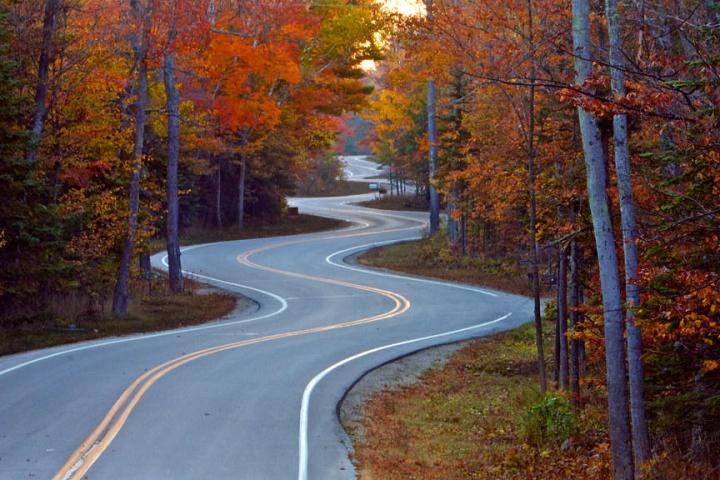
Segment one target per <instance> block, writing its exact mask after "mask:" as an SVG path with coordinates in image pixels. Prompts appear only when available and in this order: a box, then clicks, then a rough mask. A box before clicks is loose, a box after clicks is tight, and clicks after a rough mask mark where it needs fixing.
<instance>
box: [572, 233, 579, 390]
mask: <svg viewBox="0 0 720 480" xmlns="http://www.w3.org/2000/svg"><path fill="white" fill-rule="evenodd" d="M578 261H579V259H578V245H577V239H575V238H573V239H572V240H571V243H570V332H571V333H572V334H573V336H574V334H575V333H576V332H577V328H578V325H579V323H580V312H578V310H577V309H578V307H579V306H580V278H579V265H578ZM579 343H580V342H579V341H578V340H577V339H575V338H573V339H572V340H571V341H570V391H571V392H572V401H573V403H574V404H577V402H578V401H579V400H580V344H579Z"/></svg>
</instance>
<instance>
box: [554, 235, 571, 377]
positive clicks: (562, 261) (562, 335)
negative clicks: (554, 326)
mask: <svg viewBox="0 0 720 480" xmlns="http://www.w3.org/2000/svg"><path fill="white" fill-rule="evenodd" d="M557 317H558V339H559V340H560V345H559V347H560V348H559V354H558V355H559V357H560V363H559V365H558V371H559V372H560V374H559V380H560V389H561V390H567V388H568V385H569V383H570V371H569V368H568V340H567V323H568V322H567V251H566V249H565V248H560V257H559V259H558V305H557Z"/></svg>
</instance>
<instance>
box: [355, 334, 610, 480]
mask: <svg viewBox="0 0 720 480" xmlns="http://www.w3.org/2000/svg"><path fill="white" fill-rule="evenodd" d="M551 342H552V332H548V335H547V336H546V343H547V344H548V346H549V345H550V343H551ZM540 399H541V397H540V394H539V392H538V388H537V370H536V364H535V350H534V331H533V327H532V326H531V325H525V326H523V327H520V328H518V329H516V330H513V331H510V332H507V333H503V334H499V335H496V336H493V337H490V338H483V339H479V340H476V341H473V342H471V343H469V344H468V345H467V346H466V347H464V348H463V349H461V350H460V351H458V352H457V353H456V354H454V355H453V357H452V358H451V359H450V360H449V361H448V363H446V364H445V365H444V366H443V367H441V368H436V369H431V370H429V371H427V372H426V373H425V374H424V375H423V376H422V378H421V379H420V381H419V382H418V383H416V384H413V385H410V386H405V387H401V388H399V389H396V390H389V391H388V390H386V391H383V392H380V393H378V394H376V395H375V396H374V397H373V398H372V399H371V400H370V401H369V402H368V403H367V404H366V405H365V406H364V414H365V416H364V419H363V421H362V431H363V432H364V435H363V437H362V438H355V439H354V440H355V441H354V447H355V462H356V465H357V470H358V474H359V478H361V479H368V480H370V479H372V480H374V479H383V480H394V479H398V480H400V479H407V478H413V479H438V478H442V479H445V480H454V479H481V480H486V479H487V480H490V479H493V480H494V479H518V480H519V479H567V478H591V479H606V478H610V477H609V475H610V472H609V469H608V467H609V460H610V457H609V451H608V443H607V434H606V432H605V431H604V430H603V428H602V426H603V425H604V422H603V421H602V409H601V408H599V406H600V405H601V404H602V402H600V401H598V402H597V403H593V402H590V403H589V404H588V405H587V406H586V407H585V409H584V410H582V411H581V412H579V413H578V414H575V413H572V410H570V408H569V407H566V409H565V410H562V411H564V412H565V414H567V417H566V420H567V421H568V422H569V424H568V428H567V429H566V430H565V432H569V435H568V436H567V438H563V436H561V435H556V436H553V435H548V436H547V437H546V438H544V439H543V440H542V441H540V442H538V441H537V440H538V437H537V435H534V434H533V433H532V432H533V430H532V429H531V428H529V427H528V425H529V424H531V423H532V422H530V421H529V420H528V412H532V411H536V410H533V409H532V408H533V406H536V405H538V402H539V401H540ZM558 402H559V403H560V404H561V405H567V403H566V402H565V401H564V400H562V399H558ZM546 403H547V402H546ZM550 405H554V403H551V404H550ZM551 410H552V408H551ZM568 412H570V413H568ZM550 418H555V417H552V416H551V417H550ZM552 421H553V420H551V422H552ZM556 423H559V422H556Z"/></svg>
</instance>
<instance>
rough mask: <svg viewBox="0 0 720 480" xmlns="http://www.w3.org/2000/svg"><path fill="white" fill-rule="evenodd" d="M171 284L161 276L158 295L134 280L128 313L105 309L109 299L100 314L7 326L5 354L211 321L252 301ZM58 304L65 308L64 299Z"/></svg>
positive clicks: (1, 346) (1, 342) (0, 350)
mask: <svg viewBox="0 0 720 480" xmlns="http://www.w3.org/2000/svg"><path fill="white" fill-rule="evenodd" d="M165 284H166V282H165V280H164V279H158V280H155V281H154V282H153V290H152V295H148V294H147V291H146V288H147V285H146V282H139V281H135V282H133V285H132V289H131V290H132V294H131V300H130V305H129V308H128V316H127V318H124V319H116V318H112V317H111V316H110V315H109V314H107V313H102V312H109V310H110V305H109V304H105V305H103V309H102V312H101V313H100V314H94V315H86V316H79V317H73V320H72V321H69V320H65V319H63V318H60V317H52V316H49V317H36V318H34V319H31V320H30V319H29V320H27V321H25V322H22V323H18V324H14V325H13V327H12V328H6V329H2V330H0V355H7V354H10V353H17V352H22V351H27V350H33V349H36V348H45V347H51V346H55V345H63V344H67V343H74V342H79V341H82V340H91V339H96V338H102V337H110V336H117V335H128V334H131V333H141V332H152V331H159V330H167V329H171V328H178V327H183V326H186V325H194V324H200V323H205V322H208V321H211V320H215V319H219V318H221V317H223V316H225V315H227V314H229V313H230V312H232V311H233V310H234V309H235V308H236V306H242V304H244V303H245V302H247V300H246V299H242V298H240V297H236V296H234V295H230V294H225V293H221V292H219V291H218V292H210V293H206V292H200V290H202V289H204V287H203V286H202V285H201V284H198V283H195V282H193V281H190V280H188V281H186V291H185V292H184V293H180V294H175V293H171V292H169V291H168V290H167V288H166V285H165ZM70 301H71V302H72V300H70ZM239 302H241V303H239ZM54 308H55V309H61V308H62V305H55V306H54ZM70 322H72V323H70Z"/></svg>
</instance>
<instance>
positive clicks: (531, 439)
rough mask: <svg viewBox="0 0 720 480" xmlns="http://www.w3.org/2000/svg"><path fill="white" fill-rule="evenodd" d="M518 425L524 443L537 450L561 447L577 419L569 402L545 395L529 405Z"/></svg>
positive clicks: (570, 433) (575, 429)
mask: <svg viewBox="0 0 720 480" xmlns="http://www.w3.org/2000/svg"><path fill="white" fill-rule="evenodd" d="M519 423H520V425H519V426H520V432H521V434H522V436H523V437H524V438H525V441H526V442H527V443H528V444H529V445H531V446H533V447H534V448H536V449H537V450H543V449H545V448H547V447H550V446H552V447H558V446H560V445H562V443H563V442H565V441H566V440H568V439H569V438H570V436H571V435H572V434H573V433H575V432H576V431H577V427H578V419H577V416H576V415H575V412H574V411H573V408H572V406H571V405H570V402H568V401H567V400H566V399H565V398H563V397H561V396H558V395H553V394H550V395H545V396H544V397H542V398H541V399H540V400H538V401H537V402H535V403H533V404H531V405H530V406H529V407H528V408H527V410H526V411H525V413H524V414H523V415H522V416H521V417H520V422H519Z"/></svg>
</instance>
